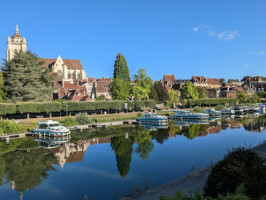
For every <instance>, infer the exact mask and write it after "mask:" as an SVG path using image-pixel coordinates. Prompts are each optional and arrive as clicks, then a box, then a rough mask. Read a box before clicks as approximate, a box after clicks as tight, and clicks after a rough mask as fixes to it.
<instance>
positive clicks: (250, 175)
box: [204, 147, 266, 199]
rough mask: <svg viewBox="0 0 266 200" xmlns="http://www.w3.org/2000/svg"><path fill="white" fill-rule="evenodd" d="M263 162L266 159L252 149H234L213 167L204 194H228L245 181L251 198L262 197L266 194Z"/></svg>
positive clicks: (265, 170) (214, 195) (213, 195)
mask: <svg viewBox="0 0 266 200" xmlns="http://www.w3.org/2000/svg"><path fill="white" fill-rule="evenodd" d="M263 163H264V160H263V159H262V158H260V157H259V156H258V155H257V154H256V153H254V152H252V151H251V149H245V148H242V147H241V148H237V149H233V150H232V151H231V152H229V154H228V155H227V156H225V158H224V159H223V160H221V161H219V162H218V163H217V164H216V165H215V166H214V167H213V168H212V171H211V174H210V175H209V177H208V180H207V182H206V184H205V187H204V195H205V196H211V197H217V195H218V194H222V195H226V194H227V193H232V192H234V191H235V190H236V188H237V186H238V185H240V184H242V183H244V187H245V193H246V195H247V196H248V197H249V198H251V199H259V198H261V197H262V196H263V195H265V194H266V166H265V165H264V164H263Z"/></svg>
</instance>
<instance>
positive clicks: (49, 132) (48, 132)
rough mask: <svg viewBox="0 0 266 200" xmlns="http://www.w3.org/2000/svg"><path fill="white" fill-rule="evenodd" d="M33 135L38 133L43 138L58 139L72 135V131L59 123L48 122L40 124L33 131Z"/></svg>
mask: <svg viewBox="0 0 266 200" xmlns="http://www.w3.org/2000/svg"><path fill="white" fill-rule="evenodd" d="M32 132H33V133H38V134H39V135H42V136H49V137H57V136H66V135H70V130H69V129H67V128H66V127H64V126H61V125H60V123H59V122H57V121H52V120H48V121H45V122H38V127H37V128H35V129H33V131H32Z"/></svg>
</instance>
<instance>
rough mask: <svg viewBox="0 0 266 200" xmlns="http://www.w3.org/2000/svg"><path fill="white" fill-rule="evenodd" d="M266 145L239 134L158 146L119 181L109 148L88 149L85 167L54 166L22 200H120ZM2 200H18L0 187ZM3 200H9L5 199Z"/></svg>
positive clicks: (257, 136) (261, 136) (258, 137)
mask: <svg viewBox="0 0 266 200" xmlns="http://www.w3.org/2000/svg"><path fill="white" fill-rule="evenodd" d="M264 140H266V131H264V132H260V133H257V132H254V133H252V132H248V131H246V130H245V129H244V128H243V127H241V128H240V129H230V128H227V129H226V130H221V131H220V133H219V134H208V135H206V136H204V137H195V138H194V139H193V140H189V139H187V138H186V137H185V136H182V135H177V136H176V137H173V138H168V139H167V140H165V141H164V143H163V144H159V143H157V141H156V140H152V142H153V143H154V149H153V150H152V151H151V152H150V153H149V157H148V158H147V159H146V160H142V159H141V158H140V156H139V154H137V153H136V152H135V149H136V147H137V145H136V144H134V145H133V153H132V159H131V164H130V169H129V172H128V174H127V175H126V176H125V177H124V178H121V177H120V174H119V171H118V169H117V163H116V156H115V153H114V151H112V148H111V147H110V144H100V145H94V146H89V147H88V149H87V152H86V154H85V156H84V158H83V161H82V162H74V163H66V164H65V165H64V168H61V167H60V166H59V165H55V167H56V169H57V170H56V171H49V172H48V173H49V177H48V179H45V180H44V181H43V182H42V184H41V185H39V186H37V187H35V188H34V189H33V190H27V191H25V192H24V193H23V194H24V197H23V199H24V200H32V199H34V200H35V199H39V200H44V199H45V200H47V199H50V200H52V199H56V200H60V199H64V200H67V199H71V200H72V199H90V200H96V199H97V200H98V199H117V198H118V197H121V196H125V195H127V194H129V193H132V192H134V191H135V190H136V187H138V188H140V189H143V188H145V187H148V188H152V187H155V186H158V185H160V184H164V183H166V182H168V181H172V180H173V179H176V178H178V177H181V176H183V175H185V174H187V173H189V172H190V170H191V168H192V167H194V168H196V169H197V168H201V167H204V166H207V165H208V164H210V162H211V161H213V162H216V161H217V160H219V159H221V158H222V157H223V155H224V153H225V152H226V148H231V147H237V146H243V145H247V146H249V145H252V146H255V145H258V144H259V143H260V142H262V141H264ZM0 196H1V199H7V200H9V199H18V196H19V194H18V192H17V191H15V190H11V187H10V184H9V183H8V184H4V185H2V186H1V187H0ZM2 197H5V198H2Z"/></svg>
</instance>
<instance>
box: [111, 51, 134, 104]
mask: <svg viewBox="0 0 266 200" xmlns="http://www.w3.org/2000/svg"><path fill="white" fill-rule="evenodd" d="M130 81H131V80H130V77H129V70H128V67H127V62H126V59H125V57H124V56H123V55H122V54H121V53H120V52H119V53H118V54H117V56H116V60H115V65H114V80H113V82H112V84H111V85H110V91H111V95H112V98H113V99H118V100H125V99H127V98H128V97H129V95H130V92H131V85H130Z"/></svg>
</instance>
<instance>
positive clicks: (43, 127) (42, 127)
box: [40, 124, 48, 129]
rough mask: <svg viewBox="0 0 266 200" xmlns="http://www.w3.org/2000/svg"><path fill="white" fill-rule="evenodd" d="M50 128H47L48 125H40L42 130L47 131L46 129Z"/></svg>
mask: <svg viewBox="0 0 266 200" xmlns="http://www.w3.org/2000/svg"><path fill="white" fill-rule="evenodd" d="M47 127H48V126H47V124H40V128H41V129H45V128H47Z"/></svg>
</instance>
